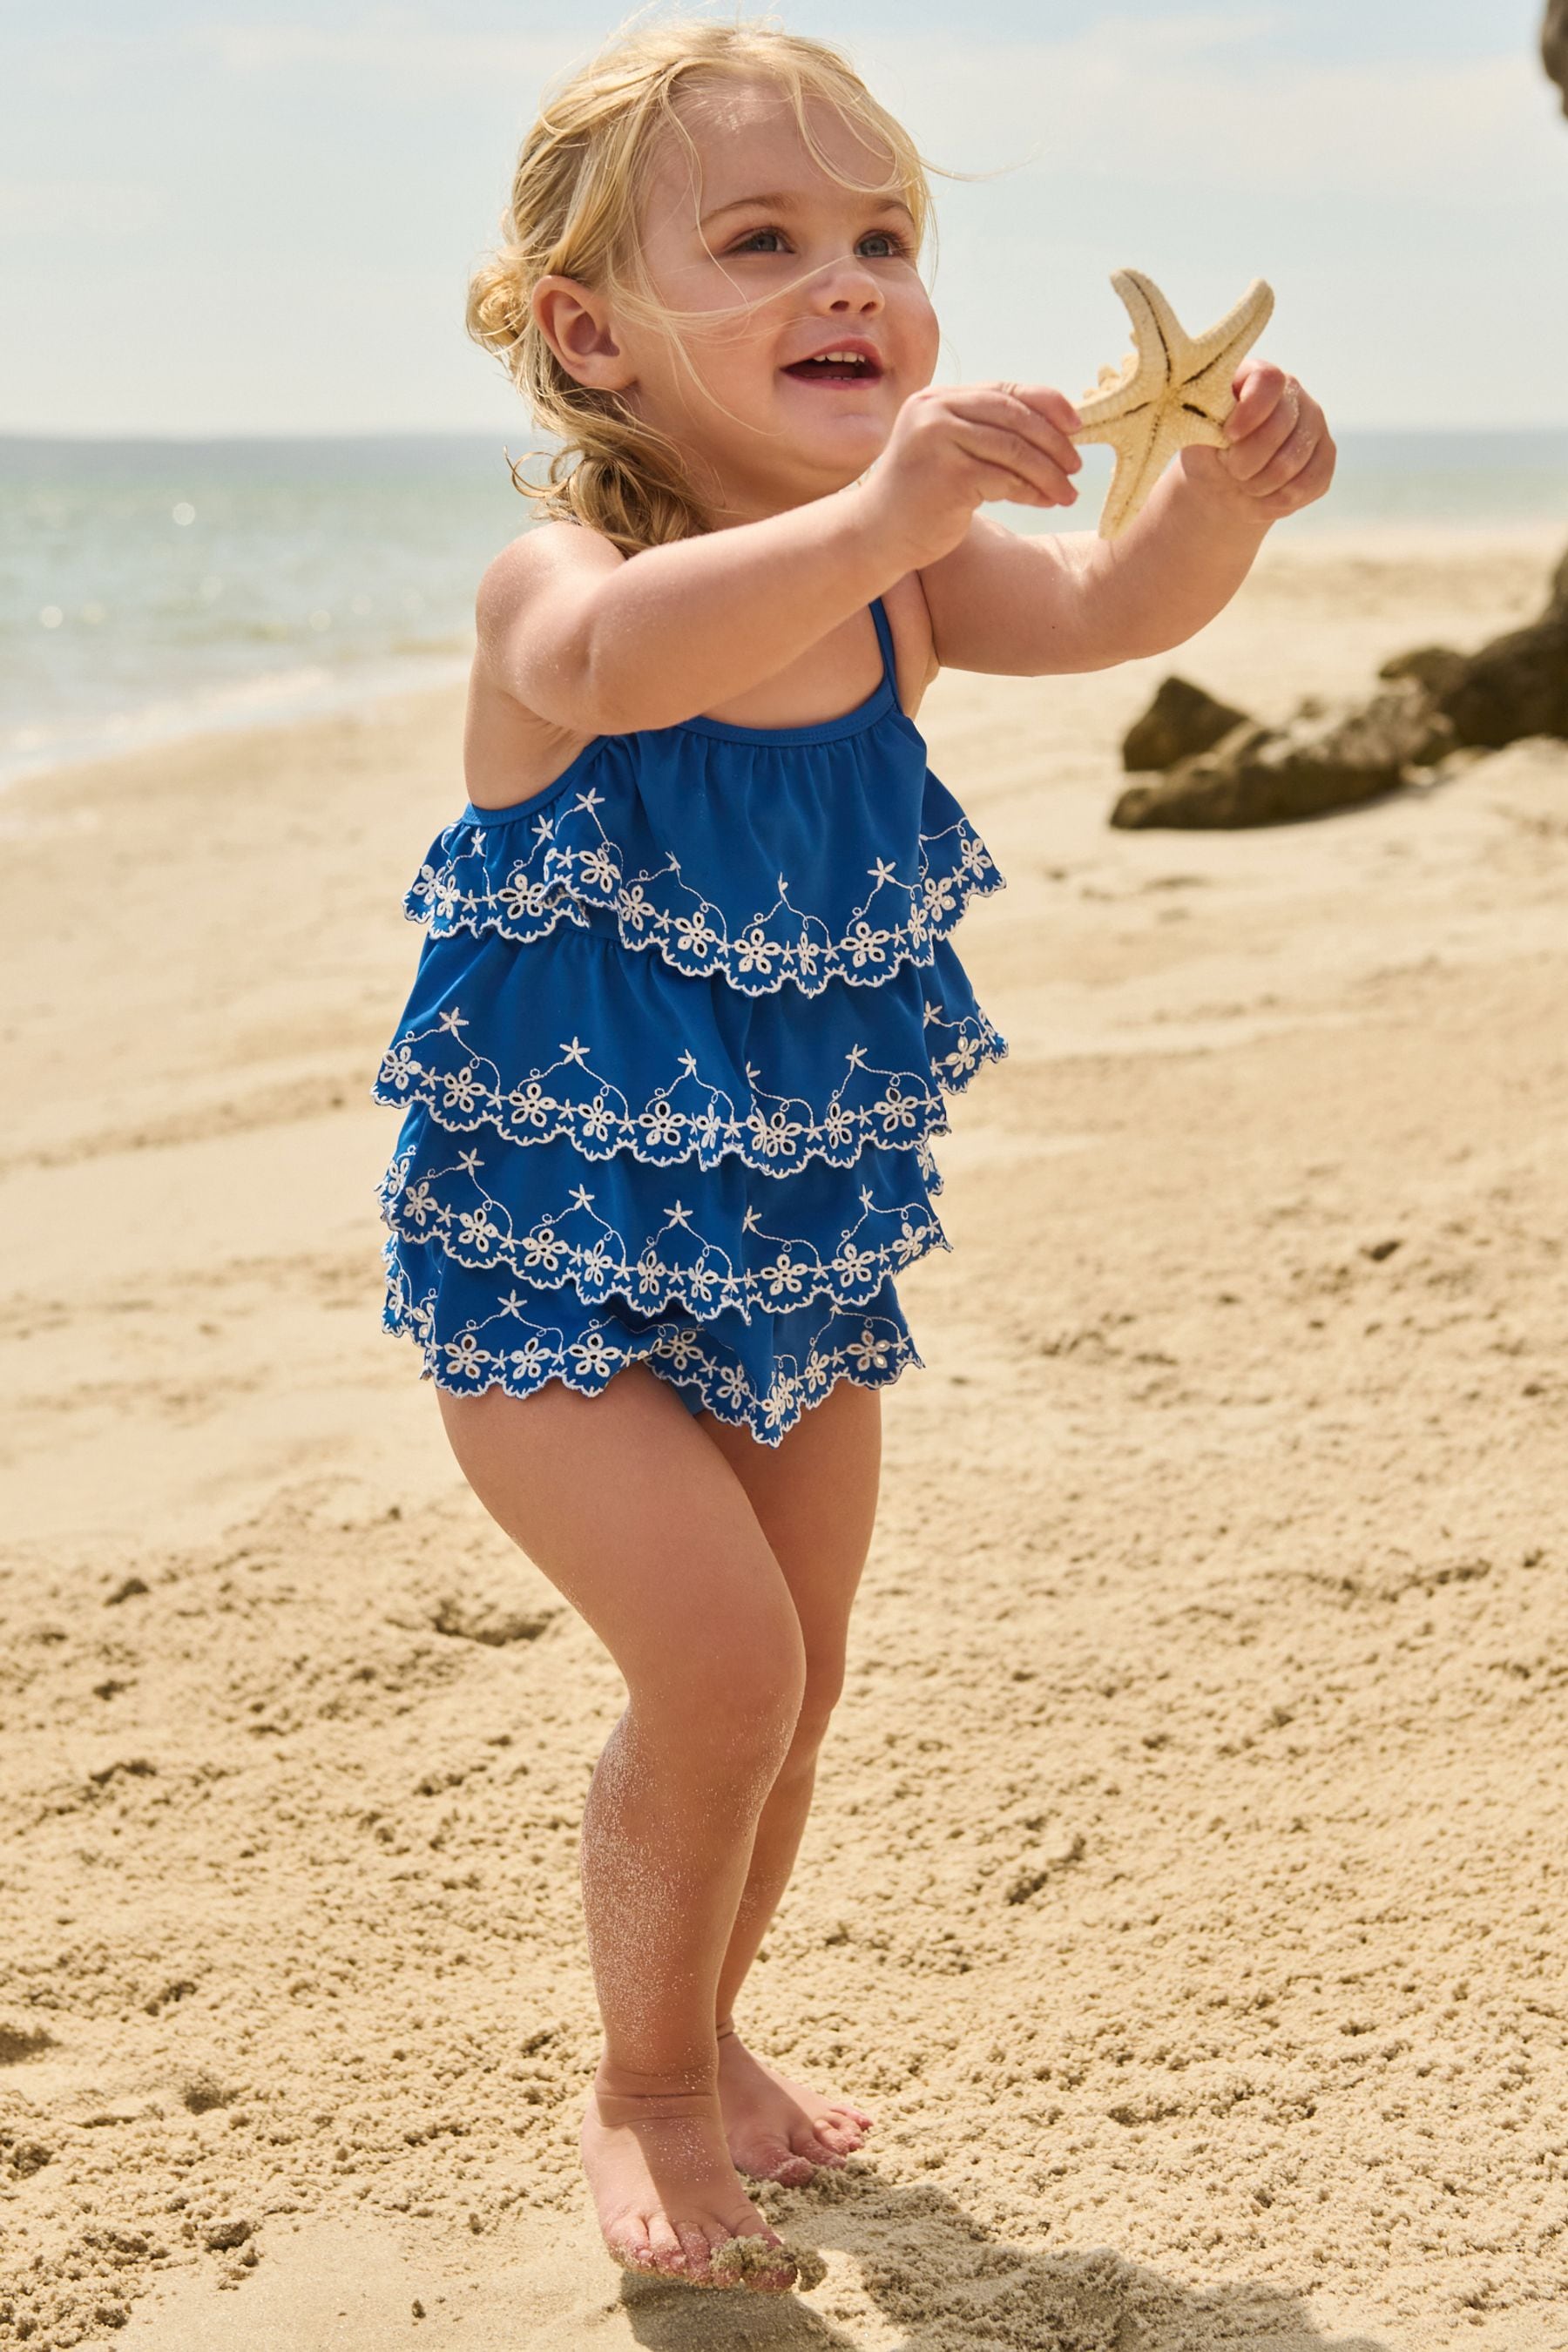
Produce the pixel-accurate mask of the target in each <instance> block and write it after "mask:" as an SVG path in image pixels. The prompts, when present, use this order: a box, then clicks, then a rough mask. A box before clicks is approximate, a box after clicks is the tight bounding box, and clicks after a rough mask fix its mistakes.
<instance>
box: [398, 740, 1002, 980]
mask: <svg viewBox="0 0 1568 2352" xmlns="http://www.w3.org/2000/svg"><path fill="white" fill-rule="evenodd" d="M634 740H635V739H634ZM597 748H598V754H599V756H598V758H597V761H596V764H595V768H594V771H593V781H592V782H590V783H589V784H588V786H587V788H586V789H584V790H578V791H575V792H571V793H562V794H560V795H557V794H556V793H554V791H553V790H551V789H547V790H546V791H545V792H544V793H540V794H537V795H536V796H535V798H536V800H537V802H538V803H540V805H539V806H538V807H537V808H536V807H535V806H534V804H533V803H531V802H523V803H521V804H520V805H519V806H518V807H517V808H516V809H515V810H504V811H500V812H498V813H496V814H492V815H489V816H486V815H485V814H482V813H480V812H478V811H475V812H473V813H471V814H465V815H464V816H462V817H460V818H459V819H458V820H457V821H456V822H455V823H454V824H448V825H446V826H444V827H443V829H442V831H441V832H440V834H439V835H437V838H436V840H435V842H434V843H433V844H432V845H431V847H430V849H429V851H428V853H427V854H426V857H425V859H424V861H423V863H422V865H421V866H420V869H419V872H418V874H417V876H416V878H415V880H414V881H413V882H412V883H411V884H410V886H409V887H408V890H407V892H406V894H405V898H404V911H405V914H406V915H407V916H408V918H409V919H410V921H412V922H419V923H428V925H429V927H430V936H431V937H432V938H433V939H441V938H447V937H450V936H451V935H452V934H454V933H456V932H468V933H470V934H473V935H475V936H483V935H484V934H486V933H489V932H495V933H498V934H500V936H501V937H503V938H506V939H509V940H513V941H514V942H516V943H517V944H519V945H528V944H531V943H532V942H533V941H535V940H541V939H543V938H545V937H547V936H548V935H549V934H550V933H552V932H553V931H554V930H555V929H557V928H558V927H559V926H560V925H562V924H563V923H572V924H575V925H577V926H578V927H580V928H583V927H585V926H587V925H588V924H589V923H590V922H591V920H592V917H593V915H594V913H595V911H597V912H600V913H602V914H607V915H609V916H610V917H612V918H613V920H614V925H615V933H616V938H617V940H619V943H620V945H621V946H622V947H624V948H628V949H632V950H637V951H640V952H642V953H645V954H646V953H648V952H650V951H651V953H653V954H654V955H655V956H657V957H658V958H659V959H660V960H661V961H664V962H665V963H667V964H668V965H669V966H670V968H671V969H672V970H673V971H678V972H680V973H682V974H684V975H686V976H687V977H689V978H690V977H709V976H717V977H720V978H722V979H723V980H724V981H726V982H728V984H729V985H730V986H731V988H733V989H734V990H736V991H737V992H739V993H741V994H742V995H745V996H764V995H770V994H772V993H773V992H776V991H778V990H780V989H782V988H784V986H785V984H786V983H790V984H792V985H793V986H794V987H795V989H796V990H798V991H799V992H801V993H802V994H804V995H806V996H818V995H820V994H821V993H822V992H823V990H824V989H825V988H826V987H827V985H828V984H829V982H831V981H833V980H835V979H845V980H849V981H852V982H855V983H856V984H857V985H858V986H862V987H863V986H866V985H867V984H872V985H875V984H878V983H879V982H882V981H884V980H888V979H890V978H891V976H892V975H893V973H894V972H895V971H899V970H900V968H901V967H903V966H904V965H905V964H910V963H912V964H915V965H917V966H919V965H923V964H927V963H929V962H930V961H931V949H932V946H933V943H934V942H935V941H936V940H938V939H940V938H942V936H944V934H945V933H947V932H948V931H950V930H952V928H953V926H954V925H955V924H956V923H957V922H958V921H959V919H960V918H961V916H962V915H963V909H964V907H965V905H966V904H967V902H968V900H969V899H970V898H972V897H973V896H975V895H977V894H979V895H984V894H988V893H989V892H991V891H994V890H1000V889H1005V887H1006V882H1005V877H1004V876H1003V874H1002V873H1001V872H1000V871H999V869H998V867H997V866H996V863H995V860H994V858H993V857H992V856H991V853H990V851H989V849H988V848H987V847H986V845H985V844H984V841H983V840H982V839H981V837H980V835H979V834H978V833H977V832H976V831H975V829H974V827H973V824H971V823H970V821H969V819H968V817H967V816H965V814H964V813H963V809H962V808H961V807H960V806H959V804H958V802H957V801H956V800H955V799H954V797H953V795H952V793H950V792H949V791H948V789H947V787H946V785H945V784H943V783H942V782H941V781H940V779H939V778H937V777H936V776H933V775H932V774H931V772H930V771H929V770H925V771H924V772H923V782H919V783H918V792H919V807H918V817H917V813H916V809H915V806H914V804H913V803H911V804H910V839H911V842H912V845H911V846H910V847H909V848H907V849H905V850H904V851H902V853H901V854H900V855H899V856H893V857H889V856H888V855H887V854H886V844H887V842H888V840H889V837H890V836H891V837H893V838H895V839H896V838H897V837H898V835H899V833H900V826H899V824H898V822H897V818H896V814H895V811H894V809H893V808H892V807H890V806H889V780H888V776H887V774H886V772H885V770H884V769H882V768H881V767H880V766H879V762H878V761H877V760H876V759H875V758H874V757H869V756H868V755H867V754H865V753H864V751H862V750H861V749H860V747H859V746H858V744H857V742H856V740H855V739H850V740H849V743H848V746H847V749H848V751H849V752H850V754H851V755H852V757H853V760H854V763H855V764H854V768H853V772H852V774H850V775H846V774H845V773H843V772H838V773H836V774H834V775H833V776H832V777H831V778H825V779H824V783H823V787H822V789H820V790H817V791H814V790H813V789H812V788H811V786H810V784H809V782H807V781H806V780H805V779H803V778H802V777H800V776H793V777H784V776H780V775H778V774H776V773H773V772H767V773H764V775H763V777H762V779H761V780H760V782H757V784H756V789H755V795H754V796H755V799H756V803H757V814H756V816H755V817H752V818H749V816H748V793H747V791H746V790H743V789H742V790H739V791H738V790H737V785H736V780H735V779H734V777H733V776H732V775H731V774H729V773H728V772H726V771H725V769H724V768H722V767H720V768H717V769H715V768H713V767H712V766H711V765H710V764H705V762H707V763H710V762H711V758H712V753H713V751H714V750H715V749H716V748H718V749H722V750H723V751H724V752H725V753H726V757H727V760H729V761H732V760H733V759H734V757H735V756H736V754H735V749H734V747H733V746H731V745H728V744H726V745H723V746H720V747H715V746H713V745H711V744H708V743H706V742H704V741H703V740H702V739H701V738H700V737H697V736H690V737H688V738H686V739H685V740H684V741H683V743H682V745H681V750H680V761H681V767H680V774H679V793H678V794H671V793H668V792H661V791H658V790H655V789H653V787H652V785H651V784H650V781H649V778H648V777H647V775H646V774H645V773H643V772H639V769H638V766H637V760H636V757H635V756H634V754H633V753H632V751H630V749H629V748H628V741H627V739H624V738H618V737H605V738H604V739H603V740H602V741H601V743H600V745H599V746H598V747H597ZM834 748H835V750H836V751H837V752H838V754H839V761H840V771H842V762H843V758H844V755H845V751H846V746H845V745H843V744H839V745H837V746H835V747H834ZM751 756H752V759H753V760H754V761H760V760H762V759H763V758H764V757H765V754H764V753H763V751H757V752H755V753H753V754H752V755H751ZM773 756H774V757H775V759H776V756H777V755H776V754H774V755H773ZM861 761H864V765H863V766H862V765H861V764H860V763H861ZM900 784H901V786H902V789H903V790H904V791H906V792H911V791H914V790H915V789H916V783H915V782H911V781H910V779H908V778H901V779H900ZM894 797H895V798H896V795H895V796H894ZM604 808H607V809H608V810H609V812H610V816H611V823H610V824H609V825H607V826H606V824H605V823H604V821H603V820H602V819H601V816H600V814H599V812H600V810H601V809H604ZM764 813H765V814H764ZM764 824H765V836H764V832H763V827H764ZM672 838H676V839H679V843H680V854H679V856H677V854H676V851H675V849H674V848H673V847H672V846H671V845H670V843H671V839H672ZM825 838H831V840H832V842H833V867H832V874H831V877H825V876H824V875H822V873H821V872H820V870H819V869H820V868H821V866H822V843H823V840H824V839H825ZM792 868H793V869H794V871H795V874H797V875H804V876H806V877H811V878H809V879H808V880H806V881H805V882H800V883H792V879H791V869H792ZM797 890H798V891H800V892H802V893H804V894H805V898H803V899H802V900H801V901H800V902H797V898H796V896H795V892H796V891H797ZM806 900H809V903H806Z"/></svg>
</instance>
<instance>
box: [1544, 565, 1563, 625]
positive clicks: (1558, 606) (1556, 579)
mask: <svg viewBox="0 0 1568 2352" xmlns="http://www.w3.org/2000/svg"><path fill="white" fill-rule="evenodd" d="M1546 609H1547V612H1548V613H1568V555H1564V556H1563V561H1562V562H1561V563H1560V564H1559V565H1558V567H1557V569H1556V571H1555V572H1553V573H1552V602H1551V604H1548V606H1547V607H1546Z"/></svg>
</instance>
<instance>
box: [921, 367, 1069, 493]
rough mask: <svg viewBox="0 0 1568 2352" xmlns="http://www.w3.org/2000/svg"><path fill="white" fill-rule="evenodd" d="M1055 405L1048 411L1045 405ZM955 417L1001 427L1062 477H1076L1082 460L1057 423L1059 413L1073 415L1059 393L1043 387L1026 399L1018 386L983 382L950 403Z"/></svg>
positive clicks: (1067, 402)
mask: <svg viewBox="0 0 1568 2352" xmlns="http://www.w3.org/2000/svg"><path fill="white" fill-rule="evenodd" d="M1047 402H1049V403H1053V404H1058V405H1056V406H1053V407H1051V408H1050V409H1047ZM951 408H952V415H954V416H958V417H963V418H966V419H968V420H969V421H970V422H971V423H973V424H975V425H996V426H1000V427H1001V428H1002V429H1003V430H1005V431H1009V432H1012V433H1016V435H1017V436H1018V437H1019V439H1020V440H1021V441H1023V442H1025V443H1026V444H1027V445H1028V446H1030V447H1032V448H1035V449H1037V450H1039V451H1040V453H1041V454H1042V455H1043V456H1044V457H1047V458H1049V459H1050V460H1051V461H1052V463H1053V464H1054V465H1055V466H1056V467H1058V470H1059V471H1060V472H1061V473H1064V474H1076V473H1077V471H1078V469H1079V467H1080V466H1081V465H1082V463H1083V459H1082V458H1081V457H1079V453H1078V451H1077V449H1076V448H1075V446H1073V443H1072V442H1071V441H1070V440H1069V438H1068V427H1067V425H1065V424H1063V423H1061V422H1060V421H1059V418H1060V416H1061V415H1062V414H1064V413H1065V414H1066V415H1069V416H1076V415H1077V411H1076V410H1075V409H1074V408H1073V406H1072V404H1071V403H1070V401H1068V400H1066V399H1064V398H1063V396H1062V394H1060V393H1052V392H1050V391H1049V389H1048V387H1042V389H1041V391H1040V393H1039V394H1037V395H1036V396H1033V397H1026V396H1025V394H1024V392H1023V391H1022V390H1021V389H1020V387H1019V386H1018V385H1017V384H1011V383H982V384H973V385H970V386H966V387H965V389H964V391H963V393H962V394H960V395H959V396H958V397H956V398H955V399H954V400H953V401H952V403H951Z"/></svg>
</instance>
